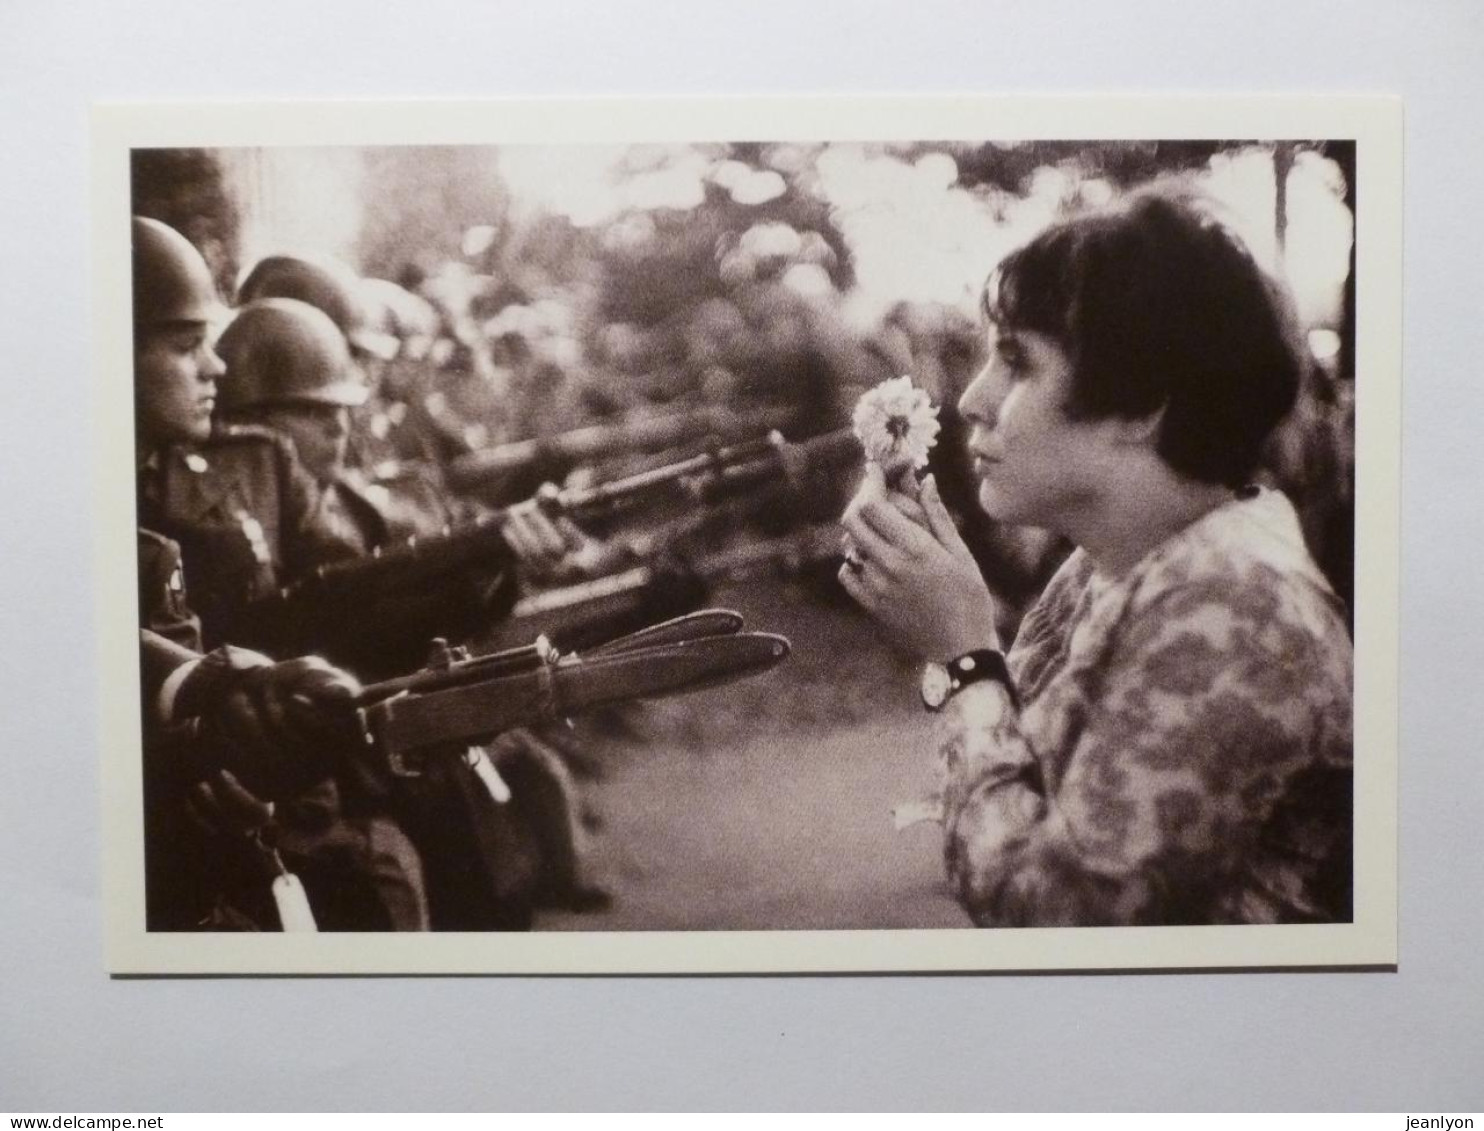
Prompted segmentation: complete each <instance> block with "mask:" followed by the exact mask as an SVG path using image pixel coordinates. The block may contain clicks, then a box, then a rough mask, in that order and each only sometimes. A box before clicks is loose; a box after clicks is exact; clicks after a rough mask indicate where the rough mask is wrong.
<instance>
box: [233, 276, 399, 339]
mask: <svg viewBox="0 0 1484 1131" xmlns="http://www.w3.org/2000/svg"><path fill="white" fill-rule="evenodd" d="M260 298H292V299H298V300H299V301H300V302H307V303H308V304H309V305H310V306H313V307H317V308H318V309H319V310H322V311H324V313H325V314H327V315H328V316H329V318H330V320H331V321H332V322H333V323H334V324H335V325H336V326H337V327H338V328H339V330H340V332H341V333H342V334H344V335H345V339H346V341H348V342H349V343H350V344H351V346H352V347H354V348H356V349H361V350H365V351H366V352H367V353H369V354H371V355H372V356H374V357H379V358H381V359H382V360H387V359H389V358H391V357H394V356H395V355H396V352H397V340H396V339H395V338H393V337H391V336H390V335H388V334H383V333H381V332H380V331H379V330H377V329H376V327H375V326H373V325H372V321H371V319H372V314H371V311H370V309H369V308H368V304H367V302H366V298H365V296H364V294H363V293H362V288H361V280H360V278H359V277H358V276H357V275H356V273H355V272H354V271H352V270H351V269H350V268H349V267H347V266H346V265H345V264H343V263H341V262H340V261H339V260H336V259H330V258H328V257H326V258H322V259H306V258H303V257H300V256H296V255H270V256H268V257H267V258H266V259H261V260H259V261H258V263H257V264H256V266H254V267H253V269H252V270H251V271H249V272H248V273H247V276H246V278H244V279H243V280H242V283H241V284H240V285H239V286H238V288H237V301H238V302H239V303H242V304H247V303H250V302H255V301H257V300H258V299H260Z"/></svg>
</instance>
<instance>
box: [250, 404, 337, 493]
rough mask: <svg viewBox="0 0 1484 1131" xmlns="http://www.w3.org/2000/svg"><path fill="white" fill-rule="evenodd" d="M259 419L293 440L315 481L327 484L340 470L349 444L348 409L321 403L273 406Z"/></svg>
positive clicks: (306, 468)
mask: <svg viewBox="0 0 1484 1131" xmlns="http://www.w3.org/2000/svg"><path fill="white" fill-rule="evenodd" d="M262 421H263V423H264V424H266V425H267V426H268V427H269V428H272V429H274V430H275V431H277V432H281V433H283V434H284V435H285V436H287V437H288V438H289V439H290V440H292V441H293V442H294V450H295V451H296V452H297V453H298V455H299V462H300V463H302V464H303V465H304V470H305V471H307V472H309V474H310V475H312V476H313V477H314V478H315V479H317V480H318V481H319V482H321V483H328V482H329V481H330V480H332V479H334V478H335V477H336V476H337V475H339V474H340V472H341V471H342V470H343V469H344V467H345V456H346V450H347V448H348V447H349V444H350V410H349V409H346V408H342V407H340V406H339V405H325V404H286V405H275V406H273V407H271V408H269V409H268V410H267V411H266V412H265V413H264V414H263V417H262Z"/></svg>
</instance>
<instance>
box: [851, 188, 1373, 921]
mask: <svg viewBox="0 0 1484 1131" xmlns="http://www.w3.org/2000/svg"><path fill="white" fill-rule="evenodd" d="M984 305H985V310H986V313H987V314H988V316H989V320H990V322H991V323H992V327H993V329H992V334H991V343H990V344H991V357H990V361H989V364H988V365H987V366H986V367H985V369H984V370H983V372H981V373H980V374H979V375H978V377H977V378H976V379H975V380H974V382H973V384H972V385H971V386H970V387H969V389H968V390H967V391H966V392H965V394H964V396H963V398H962V400H961V402H960V405H959V408H960V411H961V412H962V414H963V415H964V417H965V418H966V419H967V420H968V421H969V423H970V424H971V426H972V431H971V435H970V438H969V445H970V448H971V449H972V452H973V456H974V461H975V468H976V471H977V474H978V477H979V501H980V503H981V505H982V506H983V507H984V509H985V510H986V511H987V512H988V513H989V515H990V516H991V517H993V518H996V519H999V520H1002V521H1006V522H1014V523H1024V524H1028V525H1033V526H1039V527H1045V528H1049V529H1050V530H1052V531H1055V532H1056V533H1059V534H1062V535H1064V536H1065V537H1067V538H1068V539H1070V540H1071V541H1072V542H1073V543H1074V544H1075V545H1076V546H1077V547H1078V549H1077V550H1076V552H1075V553H1074V554H1073V555H1072V557H1071V558H1070V559H1069V560H1068V561H1067V562H1066V564H1065V565H1064V566H1063V567H1062V569H1061V570H1060V571H1059V572H1058V573H1057V575H1056V576H1055V577H1054V578H1053V580H1052V581H1051V582H1050V584H1049V585H1048V586H1047V588H1046V590H1045V592H1044V593H1043V594H1042V596H1041V598H1040V600H1039V601H1038V602H1037V604H1036V605H1035V606H1034V607H1033V608H1032V610H1031V611H1030V613H1029V614H1028V615H1027V617H1026V619H1025V621H1024V623H1023V625H1022V627H1021V630H1020V632H1019V635H1018V637H1017V639H1016V641H1015V643H1014V647H1013V648H1012V649H1011V650H1010V651H1009V653H1008V654H1005V653H1004V652H1003V651H1002V650H1001V642H1000V641H999V640H998V639H997V637H996V633H995V627H994V626H995V617H994V603H993V599H992V597H991V596H990V594H989V592H988V591H987V590H986V588H985V586H984V583H983V581H982V580H981V578H980V575H979V573H978V571H977V569H976V568H975V566H974V562H973V560H972V559H971V558H970V556H969V554H968V552H967V550H966V548H965V547H964V545H963V543H962V541H961V540H960V539H959V537H958V534H957V532H956V530H955V529H954V526H953V524H952V522H951V520H950V519H949V517H948V514H947V512H946V511H945V510H944V508H943V506H942V503H941V500H940V499H939V497H938V493H937V488H936V485H935V484H934V483H933V482H932V480H931V479H928V480H926V481H925V482H924V484H923V490H922V492H921V499H920V501H918V500H912V499H909V498H907V497H906V496H904V495H901V494H899V493H897V492H895V491H891V490H889V489H888V488H887V487H886V485H885V483H884V481H883V479H882V477H881V475H880V474H879V472H875V471H872V472H870V473H869V474H868V477H867V481H866V483H865V485H864V486H863V487H862V489H861V491H860V493H859V494H858V496H857V497H856V499H855V500H854V501H853V502H852V504H851V506H850V508H849V509H848V510H847V512H846V516H845V524H846V528H847V530H848V531H849V534H850V536H851V538H852V539H853V542H854V546H855V549H854V550H853V551H852V553H851V555H850V556H849V558H848V559H847V562H846V564H845V566H844V567H843V568H842V570H841V574H840V576H841V581H842V582H843V584H844V585H845V587H846V588H847V590H848V591H849V592H850V593H851V595H852V596H853V597H854V598H855V599H856V600H857V601H858V602H859V603H860V604H861V605H862V606H863V607H864V608H865V609H866V610H868V611H869V612H870V613H871V614H872V615H873V616H874V617H875V618H876V619H877V620H878V621H879V622H880V623H881V625H882V626H883V628H884V629H886V630H887V632H888V633H889V634H890V635H891V636H892V637H894V639H895V640H896V641H897V642H898V643H899V644H900V645H901V646H903V647H905V648H906V649H908V650H909V651H911V652H913V653H915V654H916V655H918V656H920V657H921V658H922V659H923V660H925V661H928V662H929V663H928V665H927V669H926V673H925V676H924V685H923V695H924V701H925V703H927V705H928V706H929V708H930V709H933V710H936V711H938V712H939V726H938V728H937V729H938V742H939V754H940V756H941V757H942V759H943V764H944V767H945V773H946V780H945V790H944V811H943V819H944V828H945V836H946V843H945V851H946V860H947V867H948V873H949V877H950V880H951V882H952V884H953V886H954V888H955V891H956V893H957V895H958V897H959V899H960V900H961V902H962V903H963V904H964V906H965V907H966V909H967V910H968V911H969V913H970V915H971V916H972V917H973V918H974V920H975V922H977V923H979V924H981V925H985V926H1018V925H1025V926H1030V925H1062V926H1069V925H1094V924H1155V923H1261V922H1295V921H1329V920H1336V919H1348V918H1349V917H1350V883H1351V852H1350V834H1351V793H1350V771H1351V746H1352V743H1351V662H1352V654H1351V644H1350V640H1349V636H1348V633H1347V631H1346V627H1345V618H1344V612H1343V609H1342V607H1341V606H1340V603H1339V602H1338V600H1337V599H1336V598H1335V596H1334V594H1333V592H1332V591H1331V589H1330V587H1329V586H1328V584H1327V583H1326V582H1325V580H1324V578H1323V576H1322V574H1321V573H1320V571H1319V570H1318V568H1316V566H1315V565H1314V563H1313V561H1312V559H1311V558H1310V556H1309V553H1308V551H1307V549H1306V548H1305V546H1304V542H1303V538H1302V535H1301V533H1300V530H1299V525H1298V521H1297V519H1296V516H1295V514H1294V511H1293V508H1292V506H1291V505H1290V504H1289V503H1288V501H1287V500H1286V499H1285V498H1284V497H1283V496H1282V495H1281V494H1279V493H1278V492H1275V491H1271V490H1264V489H1259V488H1257V487H1254V486H1251V485H1250V481H1251V477H1252V476H1253V473H1254V471H1255V470H1256V468H1257V465H1258V461H1259V457H1260V454H1261V452H1262V449H1263V445H1264V442H1265V441H1266V440H1267V438H1268V436H1269V434H1270V433H1271V432H1272V431H1273V429H1274V428H1275V427H1276V426H1277V424H1278V423H1279V422H1280V420H1282V418H1283V417H1284V416H1285V415H1286V414H1287V412H1288V411H1289V409H1290V408H1291V407H1292V405H1293V402H1294V397H1295V393H1296V389H1297V387H1298V378H1299V374H1300V370H1299V364H1300V363H1299V361H1298V354H1297V352H1296V350H1295V349H1294V348H1293V345H1292V342H1293V334H1292V333H1291V331H1290V324H1289V321H1288V318H1287V315H1286V307H1285V304H1284V302H1283V300H1282V298H1281V296H1280V295H1279V293H1278V291H1277V290H1276V288H1275V287H1274V285H1273V284H1272V283H1271V281H1270V280H1269V279H1267V278H1266V277H1265V275H1264V274H1263V272H1262V271H1261V270H1260V269H1259V268H1258V266H1257V265H1256V264H1255V263H1254V262H1253V261H1252V259H1251V257H1250V256H1249V255H1248V253H1247V252H1246V250H1245V249H1244V248H1243V247H1242V245H1241V244H1240V243H1239V242H1238V240H1237V239H1236V238H1235V237H1234V236H1233V235H1232V234H1231V233H1230V232H1229V231H1228V230H1226V229H1225V228H1223V227H1222V226H1221V225H1220V224H1218V223H1216V222H1214V221H1213V220H1212V219H1210V218H1209V215H1208V214H1207V213H1206V212H1205V211H1204V210H1202V209H1201V208H1200V207H1198V206H1197V205H1196V204H1195V203H1194V202H1193V201H1192V200H1190V199H1188V198H1187V199H1178V198H1176V197H1173V196H1170V195H1167V194H1160V193H1153V192H1146V193H1143V194H1139V195H1135V196H1133V197H1131V198H1129V199H1128V200H1126V201H1125V202H1123V203H1121V204H1119V205H1118V206H1116V207H1114V208H1111V209H1109V210H1106V211H1102V212H1098V213H1095V214H1089V215H1085V216H1082V217H1078V218H1075V219H1072V220H1068V221H1066V222H1063V223H1060V224H1058V225H1056V226H1054V227H1052V228H1050V229H1048V230H1047V231H1045V232H1043V233H1042V234H1041V235H1040V236H1038V237H1037V238H1036V239H1034V240H1033V241H1032V242H1031V243H1030V244H1028V245H1027V246H1025V247H1023V248H1021V249H1020V250H1019V251H1017V252H1014V253H1013V254H1011V255H1010V256H1009V257H1008V258H1007V259H1006V260H1005V261H1004V262H1003V263H1002V264H1001V265H1000V268H999V269H998V271H997V272H996V274H995V275H994V277H992V278H991V280H990V283H989V284H988V286H987V288H986V291H985V295H984Z"/></svg>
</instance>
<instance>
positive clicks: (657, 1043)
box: [0, 0, 1484, 1113]
mask: <svg viewBox="0 0 1484 1131" xmlns="http://www.w3.org/2000/svg"><path fill="white" fill-rule="evenodd" d="M795 8H800V9H804V10H803V11H795V10H794V9H795ZM1481 57H1484V6H1481V5H1479V4H1477V3H1476V2H1474V0H1428V2H1418V0H1411V2H1409V3H1387V2H1380V0H1369V2H1359V0H1347V2H1339V0H1325V2H1295V0H1246V2H1243V3H1230V4H1193V3H1190V2H1189V0H1146V2H1138V3H1135V2H1124V3H1095V2H1087V3H1072V2H1070V0H1061V2H1055V0H1043V2H1042V3H1040V4H1038V5H1036V6H1034V8H1033V9H1032V8H1031V7H1030V6H1022V5H1011V4H990V3H984V2H967V0H966V2H961V3H951V2H947V0H913V2H912V3H893V4H888V3H845V2H842V0H831V2H824V3H814V4H810V5H803V4H798V3H797V0H749V2H747V3H732V4H725V5H722V4H714V3H699V2H696V3H686V4H682V3H662V2H659V0H649V2H643V3H639V2H629V3H618V2H601V0H591V2H586V3H583V2H577V0H544V2H543V3H540V4H514V3H501V4H494V3H486V4H477V3H475V2H473V0H461V2H456V0H419V2H418V3H416V4H409V5H384V6H374V7H373V6H372V5H368V4H365V3H364V2H360V0H327V2H321V3H315V4H312V5H311V4H305V3H303V2H302V0H255V2H253V3H248V4H243V3H240V2H231V3H228V2H222V0H193V2H192V3H189V4H169V5H167V4H163V3H158V4H154V5H147V4H144V3H139V2H120V0H113V2H111V3H109V2H87V3H75V4H61V3H56V2H49V0H7V2H6V3H5V4H4V5H3V7H0V154H3V161H4V172H3V174H0V250H3V254H0V326H3V328H4V333H5V334H6V343H5V350H4V353H3V355H0V388H3V390H4V394H5V396H4V401H3V407H0V483H3V484H4V490H3V491H0V508H3V509H0V515H3V522H0V529H3V531H4V535H3V541H0V585H3V597H0V750H3V756H0V1110H10V1111H16V1110H33V1111H43V1112H67V1111H89V1110H91V1111H109V1110H112V1111H117V1112H130V1111H135V1112H140V1113H147V1112H151V1111H160V1110H197V1109H204V1110H264V1109H270V1110H296V1109H303V1108H310V1109H312V1108H316V1107H327V1108H337V1109H353V1108H370V1109H391V1108H421V1109H428V1108H432V1109H439V1108H445V1107H447V1108H465V1107H469V1108H502V1107H546V1106H554V1105H561V1106H575V1107H586V1106H596V1105H606V1106H617V1107H629V1106H641V1105H642V1106H658V1107H678V1106H683V1105H704V1106H713V1107H740V1106H757V1105H770V1106H777V1105H787V1106H803V1107H817V1106H830V1105H834V1106H849V1107H866V1106H870V1107H965V1106H968V1107H988V1108H995V1109H1001V1108H1004V1109H1014V1108H1022V1107H1026V1108H1047V1107H1058V1108H1060V1107H1066V1108H1080V1107H1099V1108H1107V1107H1113V1108H1137V1109H1142V1108H1161V1107H1185V1106H1215V1107H1222V1108H1226V1107H1232V1108H1245V1107H1281V1108H1291V1109H1305V1108H1336V1107H1360V1108H1391V1109H1402V1110H1411V1111H1414V1112H1418V1113H1421V1112H1426V1111H1449V1110H1452V1111H1455V1112H1456V1111H1459V1110H1467V1109H1473V1110H1475V1111H1477V1110H1479V1109H1481V1108H1484V1068H1481V1066H1484V1035H1481V1034H1484V962H1481V961H1480V960H1479V956H1480V951H1481V948H1480V941H1481V927H1484V919H1481V910H1480V907H1481V901H1484V851H1481V847H1480V845H1481V838H1480V836H1479V834H1478V827H1479V819H1480V814H1481V812H1484V772H1481V769H1480V761H1481V759H1484V749H1481V743H1480V740H1479V735H1480V734H1481V733H1484V695H1480V694H1479V693H1478V692H1477V690H1476V687H1477V685H1478V682H1479V677H1480V673H1481V672H1484V632H1481V629H1484V617H1481V615H1480V614H1481V593H1480V588H1479V585H1478V581H1477V578H1478V577H1479V574H1480V571H1479V568H1478V556H1479V553H1480V550H1481V548H1484V546H1481V540H1480V536H1479V533H1478V530H1479V523H1478V518H1477V515H1478V503H1479V499H1480V492H1479V489H1478V485H1479V483H1480V482H1481V475H1480V467H1479V458H1480V457H1479V452H1480V449H1481V445H1480V442H1479V432H1480V428H1481V422H1484V379H1481V372H1480V359H1481V358H1484V318H1481V317H1480V297H1479V296H1480V293H1481V285H1480V284H1481V278H1480V274H1481V273H1480V266H1479V264H1480V258H1481V252H1484V231H1481V223H1480V216H1479V201H1480V194H1479V186H1480V182H1481V177H1480V174H1481V172H1484V159H1481V152H1480V147H1479V143H1478V140H1477V126H1478V117H1479V112H1480V109H1481V106H1484V100H1481V93H1484V91H1481V87H1484V80H1481V77H1480V69H1479V61H1480V59H1481ZM958 91H973V92H985V93H998V92H1029V93H1047V92H1062V91H1066V92H1099V91H1120V92H1128V93H1144V92H1195V91H1199V92H1234V93H1259V92H1344V93H1398V94H1401V95H1403V96H1404V97H1405V99H1406V104H1407V134H1406V149H1407V155H1406V163H1407V167H1406V177H1407V184H1406V197H1407V216H1406V285H1407V299H1406V315H1405V334H1406V353H1405V358H1406V360H1405V364H1406V370H1405V372H1406V378H1405V379H1406V392H1405V404H1406V418H1405V428H1404V444H1405V449H1404V451H1405V455H1404V458H1405V472H1404V501H1405V519H1404V530H1403V538H1404V577H1405V581H1404V593H1403V599H1402V616H1403V626H1402V645H1403V654H1404V663H1403V677H1402V687H1401V702H1402V776H1403V784H1402V792H1401V804H1402V835H1403V843H1402V935H1401V969H1400V971H1399V972H1398V973H1395V974H1375V973H1371V974H1333V973H1331V974H1223V975H1151V976H1139V975H1123V976H1079V977H1065V976H1059V977H1058V976H1042V977H1010V976H996V977H933V978H903V977H878V978H855V977H839V978H772V979H765V978H729V979H604V978H588V979H544V980H535V979H509V980H502V979H478V980H466V979H426V980H411V979H380V980H354V979H340V980H293V979H289V980H256V979H238V980H174V981H120V982H111V981H109V980H108V979H107V978H106V977H105V976H104V975H103V973H102V968H103V958H102V945H101V941H100V930H101V927H100V910H99V902H98V883H99V879H98V877H99V844H98V812H99V801H98V790H97V761H98V759H97V750H96V737H95V727H96V719H97V714H96V710H95V706H94V701H95V696H96V686H97V668H96V663H95V661H94V657H93V646H92V643H91V641H92V624H93V609H92V589H91V584H90V576H89V571H90V569H91V568H92V559H91V542H90V530H89V507H90V485H89V474H90V471H89V463H88V459H87V457H86V456H85V454H84V452H83V450H82V446H83V445H84V444H85V443H86V437H87V436H88V435H89V432H88V428H87V422H86V421H85V420H84V417H85V416H86V414H87V412H88V402H87V389H88V382H89V375H88V355H87V332H88V331H87V327H88V306H87V290H86V287H87V277H88V267H87V264H88V246H89V245H88V219H87V216H88V198H87V185H88V181H87V171H88V155H87V117H86V114H87V106H88V103H89V102H90V101H91V100H93V99H95V98H104V97H124V98H137V97H168V98H196V97H214V98H221V97H236V96H251V97H332V96H345V95H350V96H362V97H373V96H458V97H466V96H480V95H495V94H516V93H528V94H551V95H568V94H580V93H633V94H670V93H708V94H742V93H752V92H758V93H764V92H771V93H813V92H834V93H855V92H880V93H901V92H922V93H951V92H958ZM1361 191H1364V186H1363V185H1362V186H1361ZM1362 285H1364V284H1363V283H1362ZM121 379H122V378H121Z"/></svg>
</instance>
